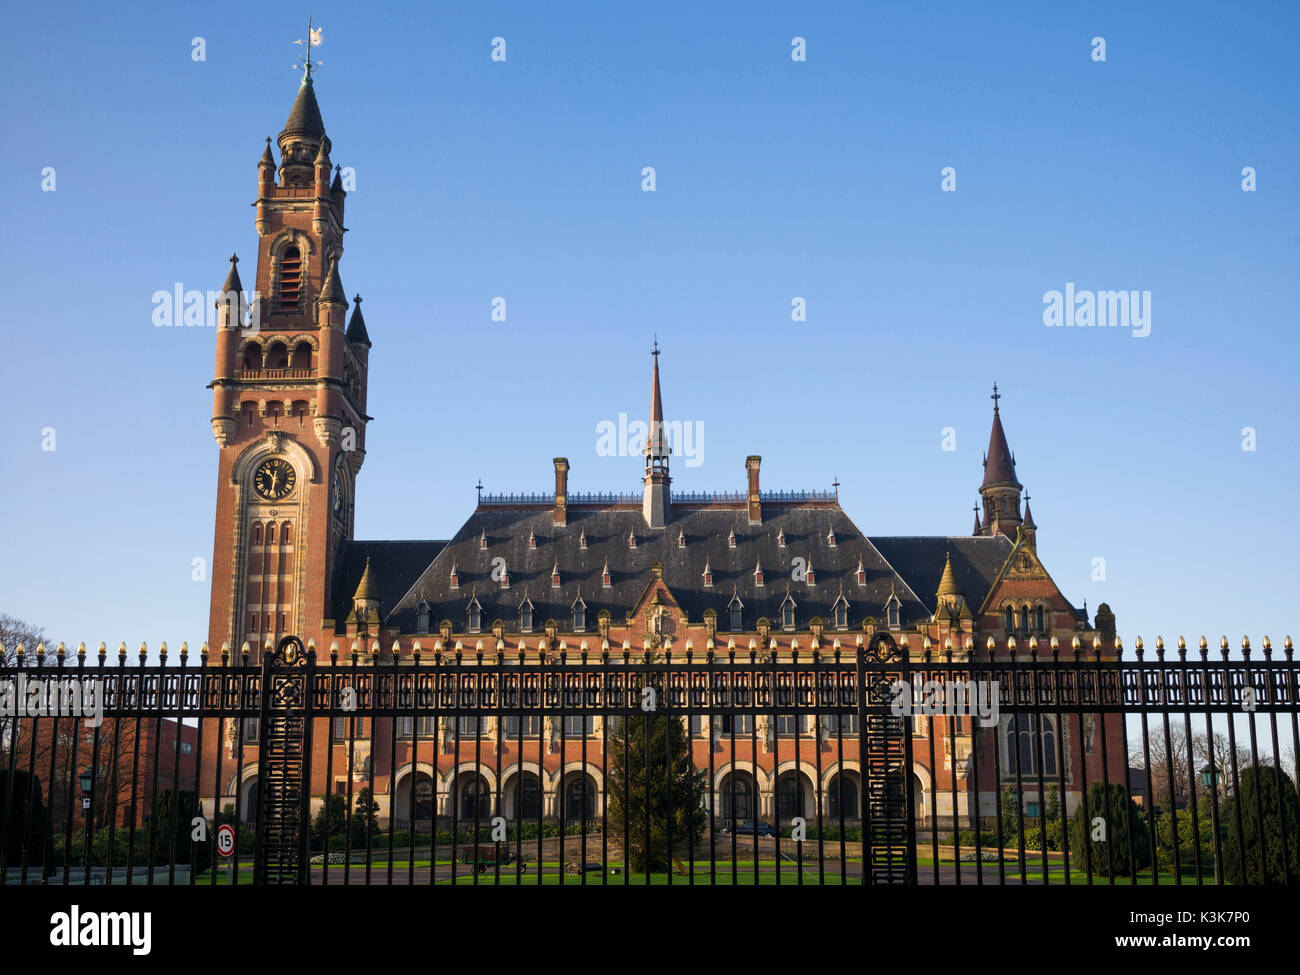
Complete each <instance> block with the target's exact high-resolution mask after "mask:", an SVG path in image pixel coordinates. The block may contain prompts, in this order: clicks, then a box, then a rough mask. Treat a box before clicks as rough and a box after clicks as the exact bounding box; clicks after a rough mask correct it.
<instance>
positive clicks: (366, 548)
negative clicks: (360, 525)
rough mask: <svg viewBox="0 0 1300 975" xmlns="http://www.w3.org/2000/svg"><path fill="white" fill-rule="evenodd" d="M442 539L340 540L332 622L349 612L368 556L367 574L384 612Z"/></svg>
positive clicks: (440, 546) (434, 554) (434, 553)
mask: <svg viewBox="0 0 1300 975" xmlns="http://www.w3.org/2000/svg"><path fill="white" fill-rule="evenodd" d="M446 544H447V543H446V542H438V541H423V542H344V543H343V548H342V550H341V551H340V552H339V558H338V562H337V563H335V566H334V586H333V590H334V591H333V595H332V597H331V599H330V605H331V606H332V607H333V610H334V620H335V623H336V624H341V623H342V622H343V620H345V619H346V618H347V615H348V613H350V612H352V596H353V594H354V593H355V592H356V591H357V586H358V585H359V584H360V582H361V574H362V573H363V572H364V571H365V568H366V559H367V557H368V558H369V559H370V574H371V577H372V578H373V580H374V582H375V584H376V585H377V586H378V587H379V605H380V609H381V611H384V612H386V611H387V608H388V607H389V606H396V605H397V603H398V600H400V599H401V598H402V596H404V595H405V594H406V591H407V590H408V589H410V588H411V585H412V584H413V583H414V582H415V580H416V579H418V578H419V576H420V573H421V572H423V571H424V570H425V569H426V568H428V566H429V563H430V562H432V561H433V560H434V559H435V558H436V557H437V555H438V553H439V552H440V551H442V549H443V548H444V547H445V546H446Z"/></svg>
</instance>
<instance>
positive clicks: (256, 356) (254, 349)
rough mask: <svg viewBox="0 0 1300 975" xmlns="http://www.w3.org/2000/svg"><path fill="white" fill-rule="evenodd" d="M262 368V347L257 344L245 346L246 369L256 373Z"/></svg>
mask: <svg viewBox="0 0 1300 975" xmlns="http://www.w3.org/2000/svg"><path fill="white" fill-rule="evenodd" d="M261 368H262V347H261V346H260V345H258V344H257V343H256V342H249V343H248V345H246V346H244V369H245V370H247V371H256V370H258V369H261Z"/></svg>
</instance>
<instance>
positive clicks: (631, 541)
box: [627, 529, 636, 548]
mask: <svg viewBox="0 0 1300 975" xmlns="http://www.w3.org/2000/svg"><path fill="white" fill-rule="evenodd" d="M627 547H628V548H636V530H635V529H633V530H632V531H630V532H628V533H627Z"/></svg>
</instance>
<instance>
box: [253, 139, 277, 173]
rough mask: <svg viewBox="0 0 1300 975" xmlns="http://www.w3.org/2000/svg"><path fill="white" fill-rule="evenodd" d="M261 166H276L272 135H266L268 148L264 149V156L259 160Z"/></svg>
mask: <svg viewBox="0 0 1300 975" xmlns="http://www.w3.org/2000/svg"><path fill="white" fill-rule="evenodd" d="M257 164H258V165H259V166H270V167H271V168H272V169H274V168H275V156H273V155H271V137H270V136H269V135H268V136H267V137H266V148H265V149H263V150H262V158H261V159H259V160H258V161H257Z"/></svg>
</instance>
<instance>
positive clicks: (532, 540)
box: [528, 529, 537, 548]
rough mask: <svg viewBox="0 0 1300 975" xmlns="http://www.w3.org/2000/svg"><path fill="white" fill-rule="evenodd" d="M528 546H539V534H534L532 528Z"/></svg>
mask: <svg viewBox="0 0 1300 975" xmlns="http://www.w3.org/2000/svg"><path fill="white" fill-rule="evenodd" d="M528 547H529V548H537V536H536V535H534V534H533V532H532V529H529V531H528Z"/></svg>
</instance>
